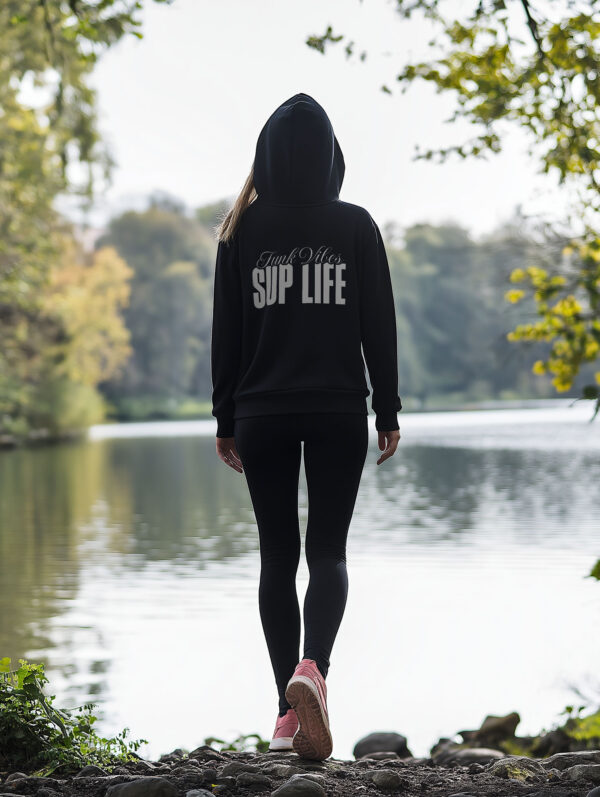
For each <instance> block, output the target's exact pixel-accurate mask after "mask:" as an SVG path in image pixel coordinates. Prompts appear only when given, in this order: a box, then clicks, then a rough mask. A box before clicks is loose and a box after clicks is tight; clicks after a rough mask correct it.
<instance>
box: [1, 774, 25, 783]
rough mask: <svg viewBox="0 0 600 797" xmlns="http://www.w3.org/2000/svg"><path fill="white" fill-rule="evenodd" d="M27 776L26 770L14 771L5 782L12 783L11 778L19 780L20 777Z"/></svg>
mask: <svg viewBox="0 0 600 797" xmlns="http://www.w3.org/2000/svg"><path fill="white" fill-rule="evenodd" d="M26 777H28V776H27V775H26V774H25V773H24V772H13V773H12V774H11V775H9V776H8V777H7V778H6V780H5V781H4V782H5V783H10V782H11V780H19V778H26Z"/></svg>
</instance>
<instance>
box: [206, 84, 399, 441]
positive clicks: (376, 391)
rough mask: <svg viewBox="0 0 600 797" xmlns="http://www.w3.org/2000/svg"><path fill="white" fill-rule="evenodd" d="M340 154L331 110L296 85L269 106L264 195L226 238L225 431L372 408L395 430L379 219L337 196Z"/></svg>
mask: <svg viewBox="0 0 600 797" xmlns="http://www.w3.org/2000/svg"><path fill="white" fill-rule="evenodd" d="M344 171H345V164H344V156H343V155H342V151H341V149H340V146H339V144H338V141H337V139H336V137H335V135H334V132H333V128H332V126H331V122H330V120H329V117H328V116H327V114H326V112H325V110H324V109H323V108H322V107H321V105H319V103H318V102H317V101H316V100H314V99H313V98H312V97H310V96H309V95H308V94H303V93H300V94H295V95H294V96H293V97H290V98H289V99H288V100H286V101H285V102H283V103H282V104H281V105H280V106H279V107H278V108H277V109H276V110H275V111H274V112H273V113H272V114H271V116H270V117H269V119H268V120H267V122H266V123H265V125H264V127H263V129H262V130H261V132H260V135H259V137H258V141H257V144H256V155H255V159H254V187H255V189H256V193H257V195H258V196H257V198H256V199H255V200H254V201H253V202H251V204H250V205H249V206H248V207H247V209H246V210H245V211H244V213H243V214H242V216H241V218H240V220H239V225H238V227H237V229H236V231H235V233H234V236H233V238H232V239H231V240H230V241H229V242H228V243H225V242H223V241H220V242H219V245H218V250H217V258H216V266H215V282H214V305H213V322H212V339H211V370H212V382H213V394H212V403H213V412H212V414H213V415H214V416H215V418H216V419H217V437H232V436H233V433H234V419H236V418H247V417H251V416H256V415H273V414H281V413H296V412H350V413H358V414H362V415H366V414H367V413H368V410H367V404H366V398H367V396H368V395H369V392H370V391H369V388H368V385H367V380H366V371H365V361H364V360H363V354H362V352H361V344H362V350H363V352H364V358H365V360H366V364H367V367H368V371H369V377H370V380H371V385H372V388H373V397H372V402H371V406H372V408H373V411H374V412H375V415H376V419H375V426H376V428H377V429H378V430H379V431H391V430H393V429H398V428H399V426H398V416H397V413H398V412H399V411H400V410H401V409H402V404H401V402H400V397H399V396H398V363H397V343H396V316H395V311H394V296H393V293H392V284H391V279H390V270H389V266H388V261H387V256H386V252H385V247H384V244H383V240H382V237H381V233H380V231H379V227H378V226H377V224H376V223H375V221H374V220H373V218H372V217H371V215H370V214H369V213H368V211H367V210H365V209H364V208H362V207H360V206H359V205H353V204H351V203H349V202H343V201H342V200H340V199H339V193H340V188H341V186H342V181H343V179H344Z"/></svg>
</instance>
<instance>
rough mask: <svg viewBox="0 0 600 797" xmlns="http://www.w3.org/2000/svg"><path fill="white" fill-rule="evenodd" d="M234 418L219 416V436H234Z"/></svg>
mask: <svg viewBox="0 0 600 797" xmlns="http://www.w3.org/2000/svg"><path fill="white" fill-rule="evenodd" d="M233 425H234V422H233V418H217V437H233Z"/></svg>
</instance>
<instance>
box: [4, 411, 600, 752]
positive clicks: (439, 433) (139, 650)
mask: <svg viewBox="0 0 600 797" xmlns="http://www.w3.org/2000/svg"><path fill="white" fill-rule="evenodd" d="M590 407H591V403H587V405H585V406H583V403H582V404H581V405H578V406H575V407H573V408H566V407H565V406H564V405H563V406H561V407H558V408H552V409H527V410H496V411H473V412H461V413H427V414H409V413H402V414H401V432H402V440H401V442H400V447H399V449H398V452H397V454H396V456H395V457H392V458H391V459H390V460H388V461H387V462H385V463H384V464H383V466H380V467H377V466H376V465H375V461H376V459H377V458H378V456H379V451H378V449H377V440H376V432H375V429H374V426H372V427H371V444H370V445H371V447H370V451H369V455H368V458H367V464H366V466H365V471H364V475H363V480H362V483H361V487H360V491H359V494H358V498H357V502H356V509H355V513H354V517H353V520H352V524H351V527H350V533H349V542H348V573H349V582H350V591H349V596H348V603H347V607H346V614H345V617H344V620H343V623H342V626H341V629H340V631H339V634H338V638H337V640H336V644H335V647H334V650H333V654H332V657H331V669H330V673H329V677H328V689H329V708H330V713H331V718H332V731H333V735H334V750H333V755H334V756H335V757H339V758H350V757H351V756H352V747H353V745H354V743H355V742H356V741H357V739H358V738H360V737H361V736H362V735H364V734H365V733H369V732H371V731H373V730H396V731H399V732H401V733H404V734H405V735H406V736H407V737H408V744H409V748H410V749H411V751H412V752H413V754H415V755H427V754H428V752H429V748H430V746H431V745H432V744H433V743H434V742H436V741H437V739H438V738H439V737H440V736H452V735H453V734H455V733H456V732H457V731H458V730H461V729H465V728H475V727H478V726H479V724H480V723H481V721H482V720H483V719H484V717H485V716H486V714H488V713H491V714H503V713H506V712H509V711H512V710H516V711H518V712H519V713H520V715H521V724H520V725H519V727H518V729H517V733H519V734H525V733H535V732H537V731H539V730H540V729H541V728H542V727H546V728H548V727H550V726H551V725H552V724H553V723H554V722H555V721H556V720H557V719H559V712H560V711H562V709H563V708H564V707H565V705H567V704H569V703H572V702H575V703H578V702H579V700H578V698H577V697H576V695H575V693H574V691H573V688H574V687H575V688H579V689H582V690H583V691H584V692H585V693H587V694H588V695H591V696H593V697H595V698H596V699H598V696H599V692H598V689H599V688H600V684H599V683H598V680H597V676H596V673H597V664H598V661H600V635H599V633H598V629H599V628H600V622H599V621H600V584H599V583H598V582H596V581H595V580H593V579H591V578H585V577H584V576H585V575H586V574H587V573H589V571H590V569H591V567H592V565H593V564H594V562H595V561H596V559H597V558H598V557H600V490H598V484H599V483H600V418H598V419H596V421H595V422H594V423H592V424H589V423H588V420H589V418H590V416H591V409H590ZM371 422H372V419H371ZM214 431H215V425H214V423H213V422H212V421H200V422H182V423H167V422H165V423H156V424H132V425H121V426H99V427H94V428H93V429H92V430H91V431H90V434H89V439H88V440H87V441H85V442H80V443H75V444H65V445H60V446H55V447H51V448H39V449H31V450H25V451H15V452H0V657H1V656H11V657H12V659H13V663H15V664H16V661H17V659H18V657H27V658H31V659H35V660H40V659H43V660H44V661H45V662H46V664H47V672H48V674H49V677H50V684H49V685H48V692H49V693H50V694H55V695H56V703H57V704H58V705H64V706H66V707H71V706H75V705H79V704H81V703H83V702H85V701H87V700H95V701H97V702H98V704H99V705H98V711H97V713H99V715H100V717H101V719H100V720H99V722H98V725H97V728H98V730H99V731H102V732H104V733H116V732H117V731H119V730H120V729H121V728H123V727H125V726H127V727H129V728H130V729H131V733H130V738H136V739H137V738H146V739H148V740H149V741H150V743H149V744H148V745H144V746H143V747H142V748H141V749H140V753H141V754H142V755H145V756H147V757H149V758H154V757H157V756H159V755H160V754H161V753H163V752H167V751H170V750H172V749H173V748H174V747H177V746H182V747H187V748H188V749H192V748H193V747H195V746H197V745H199V744H202V743H203V742H204V738H205V737H206V736H209V735H215V736H218V737H221V738H225V739H227V740H233V739H234V738H235V737H236V736H237V735H238V734H240V733H246V734H249V733H260V734H261V735H262V736H263V737H265V738H269V737H270V734H271V732H272V729H273V725H274V722H275V716H276V712H277V695H276V691H275V685H274V679H273V675H272V671H271V668H270V662H269V658H268V653H267V649H266V646H265V643H264V638H263V633H262V628H261V625H260V619H259V614H258V606H257V590H258V577H259V550H258V539H257V532H256V527H255V521H254V515H253V512H252V507H251V503H250V498H249V495H248V491H247V486H246V482H245V477H244V476H243V474H238V473H236V472H235V471H233V470H231V469H229V468H228V467H227V466H226V465H224V464H223V463H222V462H221V461H220V460H219V459H218V458H217V457H216V455H215V452H214ZM331 467H332V468H335V459H334V458H333V456H332V462H331ZM306 516H307V501H306V483H305V476H304V473H303V472H302V473H301V481H300V519H301V529H302V538H303V545H304V529H305V528H306ZM307 582H308V570H307V567H306V564H305V562H304V560H302V561H301V564H300V569H299V572H298V582H297V583H298V595H299V599H300V601H302V600H303V598H304V593H305V591H306V586H307ZM359 687H360V690H361V691H360V694H359V695H358V697H357V699H354V698H353V694H354V693H355V692H354V690H356V689H358V688H359Z"/></svg>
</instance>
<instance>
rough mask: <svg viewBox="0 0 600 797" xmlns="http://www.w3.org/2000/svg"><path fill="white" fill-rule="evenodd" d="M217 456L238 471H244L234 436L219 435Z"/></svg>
mask: <svg viewBox="0 0 600 797" xmlns="http://www.w3.org/2000/svg"><path fill="white" fill-rule="evenodd" d="M217 456H218V457H219V459H222V460H223V462H224V463H225V464H226V465H229V467H230V468H233V469H234V470H235V471H237V472H238V473H243V472H244V470H243V468H242V460H241V459H240V456H239V454H238V452H237V448H236V447H235V438H234V437H217Z"/></svg>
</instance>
